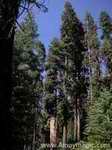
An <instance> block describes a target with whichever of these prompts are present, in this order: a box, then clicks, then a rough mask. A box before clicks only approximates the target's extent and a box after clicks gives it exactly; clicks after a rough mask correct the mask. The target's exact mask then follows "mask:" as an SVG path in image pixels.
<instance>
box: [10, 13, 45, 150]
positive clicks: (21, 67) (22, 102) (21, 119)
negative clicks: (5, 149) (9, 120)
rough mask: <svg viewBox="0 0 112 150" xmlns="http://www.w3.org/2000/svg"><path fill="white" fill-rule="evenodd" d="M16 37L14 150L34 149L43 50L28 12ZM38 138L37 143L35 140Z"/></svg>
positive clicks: (38, 136) (13, 98)
mask: <svg viewBox="0 0 112 150" xmlns="http://www.w3.org/2000/svg"><path fill="white" fill-rule="evenodd" d="M21 26H22V28H23V29H24V32H23V31H22V30H18V31H17V33H16V37H15V53H14V62H13V63H14V65H13V66H14V67H13V84H14V85H13V95H12V103H11V104H12V109H11V112H12V116H13V121H14V122H15V123H14V124H13V126H14V130H13V138H14V140H15V147H13V148H14V149H15V148H16V149H25V148H26V149H28V147H29V148H32V149H33V150H35V148H36V145H35V144H36V142H37V146H38V144H39V142H40V141H39V140H40V126H39V123H40V118H41V110H40V107H41V105H42V104H41V103H42V94H43V89H42V88H43V85H42V84H43V83H42V80H43V78H42V72H43V65H44V60H45V48H44V46H43V44H42V43H41V42H40V41H39V40H38V34H37V33H38V30H37V28H36V23H35V21H34V18H33V16H32V13H30V14H29V15H28V16H27V17H26V20H25V21H24V22H23V23H22V24H21ZM37 139H38V140H37Z"/></svg>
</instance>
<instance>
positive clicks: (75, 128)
mask: <svg viewBox="0 0 112 150" xmlns="http://www.w3.org/2000/svg"><path fill="white" fill-rule="evenodd" d="M76 105H77V103H76V102H75V105H74V140H75V141H76V139H77V137H76V136H77V109H76V108H77V106H76Z"/></svg>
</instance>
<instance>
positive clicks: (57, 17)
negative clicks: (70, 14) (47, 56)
mask: <svg viewBox="0 0 112 150" xmlns="http://www.w3.org/2000/svg"><path fill="white" fill-rule="evenodd" d="M69 1H70V2H71V3H72V5H73V8H74V9H75V11H76V13H77V16H78V17H79V18H80V20H81V21H83V20H84V16H85V13H86V12H87V11H89V12H91V14H92V16H93V17H94V18H95V21H98V19H99V14H100V12H101V11H102V10H106V11H107V12H109V14H110V15H111V14H112V0H69ZM64 2H65V0H46V5H47V7H48V12H47V13H42V12H38V11H36V10H35V11H34V14H35V18H36V22H37V24H38V28H39V34H40V40H41V41H42V42H43V43H44V44H45V47H46V49H48V46H49V44H50V42H51V40H52V39H53V38H54V37H60V25H61V14H62V12H63V8H64Z"/></svg>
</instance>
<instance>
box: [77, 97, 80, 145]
mask: <svg viewBox="0 0 112 150" xmlns="http://www.w3.org/2000/svg"><path fill="white" fill-rule="evenodd" d="M79 105H80V100H79V98H78V99H77V142H79V141H80V107H79Z"/></svg>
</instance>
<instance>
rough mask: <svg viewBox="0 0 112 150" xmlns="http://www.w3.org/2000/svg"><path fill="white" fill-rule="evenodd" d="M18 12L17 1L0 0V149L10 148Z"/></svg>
mask: <svg viewBox="0 0 112 150" xmlns="http://www.w3.org/2000/svg"><path fill="white" fill-rule="evenodd" d="M17 12H18V1H12V0H7V1H6V0H2V2H0V49H1V54H0V125H1V127H0V137H1V141H0V149H1V150H12V148H11V145H12V144H13V142H12V125H11V123H12V121H11V114H10V104H11V92H12V85H11V84H12V82H11V76H12V53H13V41H14V22H15V18H16V16H17Z"/></svg>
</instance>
